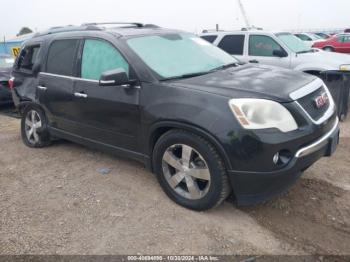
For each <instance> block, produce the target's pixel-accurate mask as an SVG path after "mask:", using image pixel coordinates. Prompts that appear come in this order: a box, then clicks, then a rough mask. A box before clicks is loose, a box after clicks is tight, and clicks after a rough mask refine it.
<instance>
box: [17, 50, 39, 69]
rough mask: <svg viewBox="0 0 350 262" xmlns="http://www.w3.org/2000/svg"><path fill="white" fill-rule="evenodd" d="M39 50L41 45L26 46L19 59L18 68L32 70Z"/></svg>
mask: <svg viewBox="0 0 350 262" xmlns="http://www.w3.org/2000/svg"><path fill="white" fill-rule="evenodd" d="M39 50H40V46H39V45H35V46H26V47H24V48H23V49H22V51H21V53H20V55H19V57H18V60H17V66H16V67H17V69H19V70H30V71H31V70H32V69H33V65H34V64H35V62H36V60H37V57H38V54H39Z"/></svg>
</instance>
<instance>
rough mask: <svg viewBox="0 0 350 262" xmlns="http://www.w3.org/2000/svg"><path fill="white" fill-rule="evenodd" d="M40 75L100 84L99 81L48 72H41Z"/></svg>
mask: <svg viewBox="0 0 350 262" xmlns="http://www.w3.org/2000/svg"><path fill="white" fill-rule="evenodd" d="M39 74H41V75H47V76H56V77H60V78H65V79H72V80H80V81H87V82H92V83H99V81H98V80H92V79H86V78H80V77H74V76H64V75H57V74H51V73H46V72H40V73H39Z"/></svg>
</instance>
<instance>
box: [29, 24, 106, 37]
mask: <svg viewBox="0 0 350 262" xmlns="http://www.w3.org/2000/svg"><path fill="white" fill-rule="evenodd" d="M84 30H101V28H99V27H97V26H92V25H89V26H73V25H69V26H56V27H51V28H50V29H48V30H46V31H42V32H38V33H36V34H35V35H34V36H33V37H38V36H44V35H50V34H57V33H62V32H72V31H84Z"/></svg>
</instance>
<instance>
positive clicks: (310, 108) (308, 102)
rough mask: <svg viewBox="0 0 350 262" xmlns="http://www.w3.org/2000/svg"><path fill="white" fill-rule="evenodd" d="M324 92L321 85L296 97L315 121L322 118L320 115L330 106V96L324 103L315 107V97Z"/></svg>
mask: <svg viewBox="0 0 350 262" xmlns="http://www.w3.org/2000/svg"><path fill="white" fill-rule="evenodd" d="M325 92H326V90H325V88H324V87H323V86H321V87H320V88H319V89H317V90H316V91H314V92H312V93H310V94H308V95H306V96H304V97H302V98H300V99H298V103H299V104H300V105H301V106H302V107H303V108H304V110H305V111H306V112H307V113H308V114H309V115H310V116H311V118H313V119H314V120H315V121H318V120H320V119H321V118H322V116H323V115H324V114H325V113H326V112H327V110H328V109H329V106H330V101H329V100H330V99H331V97H328V95H327V97H328V100H327V101H326V103H325V104H324V105H323V106H321V107H319V108H318V107H317V103H316V99H317V98H318V97H320V96H322V94H324V93H325Z"/></svg>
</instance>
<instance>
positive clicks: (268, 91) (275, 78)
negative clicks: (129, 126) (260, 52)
mask: <svg viewBox="0 0 350 262" xmlns="http://www.w3.org/2000/svg"><path fill="white" fill-rule="evenodd" d="M315 79H316V77H314V76H311V75H309V74H304V73H300V72H298V71H292V70H287V69H282V68H279V67H272V66H266V65H251V64H246V65H243V66H239V67H235V68H229V69H226V70H222V71H217V72H214V73H210V74H206V75H202V76H198V77H193V78H188V79H181V80H172V81H171V82H168V83H169V84H170V85H173V86H175V87H184V88H192V89H196V90H200V91H203V92H210V93H213V94H218V95H222V96H226V97H228V98H235V97H237V98H261V99H270V100H274V101H277V102H290V101H292V99H291V98H290V97H289V94H290V93H292V92H293V91H296V90H298V89H300V88H301V87H304V86H305V85H307V84H309V83H310V82H312V81H313V80H315Z"/></svg>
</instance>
